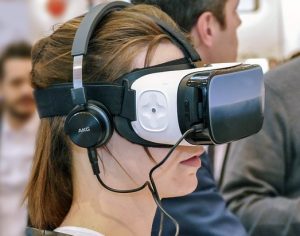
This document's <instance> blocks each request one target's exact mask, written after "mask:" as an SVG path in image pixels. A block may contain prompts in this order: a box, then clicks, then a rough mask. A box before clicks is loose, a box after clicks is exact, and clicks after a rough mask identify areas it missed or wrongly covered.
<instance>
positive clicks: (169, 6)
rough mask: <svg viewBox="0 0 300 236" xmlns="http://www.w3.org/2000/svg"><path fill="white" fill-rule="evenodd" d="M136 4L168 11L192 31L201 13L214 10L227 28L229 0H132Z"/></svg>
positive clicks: (184, 27) (183, 28)
mask: <svg viewBox="0 0 300 236" xmlns="http://www.w3.org/2000/svg"><path fill="white" fill-rule="evenodd" d="M131 2H132V3H134V4H149V5H154V6H157V7H159V8H160V9H161V10H163V11H164V12H166V13H167V14H168V15H169V16H171V17H172V19H173V20H174V21H175V22H176V23H177V24H178V25H179V26H180V27H181V29H182V30H184V31H186V32H190V31H191V30H192V28H193V26H194V25H195V23H196V22H197V20H198V18H199V16H200V15H202V14H203V13H204V12H207V11H209V12H212V14H213V15H214V16H215V17H216V19H217V20H218V22H219V23H220V25H221V26H222V27H223V28H225V27H226V22H225V5H226V2H227V0H132V1H131Z"/></svg>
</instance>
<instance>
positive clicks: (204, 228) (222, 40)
mask: <svg viewBox="0 0 300 236" xmlns="http://www.w3.org/2000/svg"><path fill="white" fill-rule="evenodd" d="M131 2H132V3H134V4H141V3H145V4H151V5H155V6H158V7H159V8H160V9H162V10H163V11H164V12H166V13H167V14H168V15H170V16H171V17H172V18H173V19H174V20H175V21H176V23H177V24H178V25H179V26H180V27H181V29H183V30H184V31H185V32H188V33H190V35H191V39H192V41H193V44H194V47H195V49H196V50H197V51H198V53H199V54H200V56H201V58H202V61H203V62H204V63H206V64H210V63H222V62H233V61H236V59H237V50H238V39H237V32H236V31H237V28H238V27H239V25H240V24H241V20H240V18H239V15H238V13H237V7H238V4H239V0H197V1H195V0H132V1H131ZM226 148H227V147H226V145H221V146H218V147H217V148H216V149H211V148H210V150H213V151H214V152H215V153H219V154H220V155H221V156H222V155H224V153H225V152H226ZM211 155H212V154H211ZM201 160H202V167H201V169H200V170H199V171H198V179H199V185H198V187H197V189H196V191H195V192H194V193H192V194H190V195H188V196H185V197H179V198H172V199H165V200H164V201H163V203H164V206H165V207H166V208H167V209H168V211H169V212H170V213H171V215H173V216H174V217H175V218H176V219H177V220H178V221H179V223H180V225H181V230H182V233H183V235H205V236H210V235H212V236H217V235H222V236H226V235H237V236H242V235H246V232H245V230H244V228H243V226H242V225H241V223H240V222H239V221H238V219H236V217H235V216H234V215H233V214H232V213H231V212H229V211H228V210H227V209H226V206H225V202H224V200H223V198H222V196H221V195H220V193H219V191H218V189H217V187H216V183H215V181H214V178H213V172H212V170H211V167H210V165H211V164H210V160H209V159H208V157H207V155H203V156H202V157H201ZM181 206H184V207H181ZM159 221H160V219H159V215H158V214H157V215H156V218H155V221H154V224H153V228H152V229H153V232H152V233H153V234H156V233H157V230H158V228H159ZM187 222H189V224H187ZM191 222H192V227H191ZM166 225H167V226H166V230H165V231H164V235H172V234H173V233H174V232H175V229H174V227H173V225H172V224H171V222H169V221H167V220H166Z"/></svg>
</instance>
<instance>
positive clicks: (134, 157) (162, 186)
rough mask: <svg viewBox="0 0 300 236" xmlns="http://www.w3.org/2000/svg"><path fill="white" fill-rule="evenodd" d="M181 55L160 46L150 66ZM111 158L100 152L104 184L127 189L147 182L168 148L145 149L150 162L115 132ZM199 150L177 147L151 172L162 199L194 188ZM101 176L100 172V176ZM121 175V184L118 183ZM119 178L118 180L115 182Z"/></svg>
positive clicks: (141, 58) (166, 45)
mask: <svg viewBox="0 0 300 236" xmlns="http://www.w3.org/2000/svg"><path fill="white" fill-rule="evenodd" d="M145 55H146V51H144V52H142V53H141V54H140V55H139V56H138V57H137V58H136V61H135V62H134V68H142V67H144V61H145ZM182 57H183V55H182V53H181V51H180V50H179V49H178V48H177V47H175V46H174V45H173V44H171V43H161V44H160V45H159V46H158V48H157V49H156V51H155V54H154V56H153V58H152V61H151V65H156V64H160V63H164V62H168V61H170V60H175V59H179V58H182ZM107 148H108V149H109V150H110V152H111V154H112V155H113V157H114V158H112V156H111V155H110V154H109V153H107V152H106V151H105V149H101V152H102V155H101V152H100V155H101V156H102V159H103V163H104V167H105V171H104V172H106V174H104V175H103V176H102V178H103V179H104V181H106V183H107V184H108V185H109V186H111V187H115V188H118V189H130V188H135V187H137V186H141V185H142V184H144V183H145V182H146V181H147V180H149V176H148V175H149V172H150V170H151V168H153V167H154V166H155V164H156V163H158V162H160V161H161V160H163V158H164V157H165V156H166V155H167V153H168V151H169V150H170V149H169V148H148V150H149V153H150V154H151V156H152V157H153V159H151V158H150V157H149V155H148V154H147V153H146V151H145V149H144V147H142V146H140V145H136V144H132V143H131V142H129V141H127V140H126V139H124V138H122V137H120V136H119V135H118V134H117V133H116V132H114V134H113V136H112V138H111V140H110V141H109V143H108V144H107ZM203 151H204V149H203V147H202V146H179V147H177V148H176V150H175V151H174V152H173V154H172V155H171V156H170V158H169V159H168V160H167V162H166V163H165V164H164V165H162V166H161V167H160V168H159V169H157V170H156V171H155V172H154V179H155V182H156V184H157V188H158V191H159V194H160V196H161V197H164V198H165V197H175V196H182V195H186V194H188V193H190V192H192V191H194V190H195V188H196V186H197V183H198V182H197V178H196V172H197V170H198V169H199V168H200V167H201V161H200V158H199V156H200V155H201V154H202V153H203ZM102 173H103V172H102ZM120 175H121V179H122V180H123V181H122V182H121V181H120ZM116 176H118V177H119V178H116Z"/></svg>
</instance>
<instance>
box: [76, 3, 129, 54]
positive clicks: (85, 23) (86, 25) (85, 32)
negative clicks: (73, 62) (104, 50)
mask: <svg viewBox="0 0 300 236" xmlns="http://www.w3.org/2000/svg"><path fill="white" fill-rule="evenodd" d="M131 5H132V4H130V3H127V2H122V1H115V2H110V3H103V4H99V5H97V6H96V7H94V8H92V9H91V11H89V12H88V13H87V14H86V15H85V16H84V18H83V19H82V22H81V23H80V25H79V28H78V29H77V31H76V34H75V38H74V41H73V45H72V56H74V57H75V56H80V55H86V53H87V50H88V44H89V41H90V38H91V36H92V34H93V32H94V31H95V28H96V27H97V25H98V23H99V22H100V21H101V20H103V18H105V17H106V16H107V15H108V14H109V13H111V12H113V11H116V10H121V9H123V8H125V7H127V6H131Z"/></svg>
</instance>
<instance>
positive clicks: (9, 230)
mask: <svg viewBox="0 0 300 236" xmlns="http://www.w3.org/2000/svg"><path fill="white" fill-rule="evenodd" d="M1 126H2V127H1V130H0V135H1V136H0V236H23V235H24V230H25V226H26V224H27V211H26V206H22V205H21V204H22V199H23V196H24V190H25V186H26V184H27V181H28V177H29V174H30V169H31V164H32V158H33V154H34V149H35V137H36V133H37V130H38V126H39V118H38V116H37V115H35V116H34V117H33V118H32V119H31V120H30V121H29V122H28V123H27V124H26V125H24V126H23V127H22V128H21V129H18V130H14V129H13V128H12V127H10V126H9V124H8V122H7V120H5V117H3V120H2V125H1Z"/></svg>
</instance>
